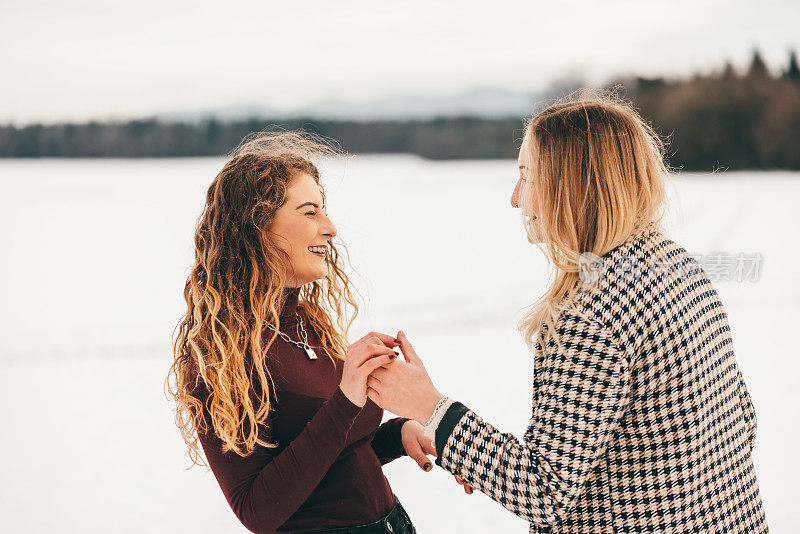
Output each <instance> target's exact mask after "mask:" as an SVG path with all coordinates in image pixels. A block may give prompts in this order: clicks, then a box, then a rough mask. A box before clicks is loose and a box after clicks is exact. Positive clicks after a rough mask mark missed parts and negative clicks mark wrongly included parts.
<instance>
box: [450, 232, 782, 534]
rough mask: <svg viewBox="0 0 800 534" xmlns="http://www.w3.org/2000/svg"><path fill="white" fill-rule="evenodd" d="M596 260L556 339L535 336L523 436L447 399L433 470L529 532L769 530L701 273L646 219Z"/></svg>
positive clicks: (750, 412)
mask: <svg viewBox="0 0 800 534" xmlns="http://www.w3.org/2000/svg"><path fill="white" fill-rule="evenodd" d="M595 259H596V261H595V263H594V264H593V266H594V268H593V269H592V270H587V271H585V274H587V275H592V274H593V275H594V276H595V277H596V281H595V282H594V284H593V285H591V286H589V285H584V286H583V287H584V290H583V291H582V293H581V295H580V296H579V297H578V300H577V301H576V302H577V306H576V307H575V311H570V312H566V313H563V314H562V315H561V316H560V318H559V320H558V323H557V325H556V331H557V333H558V334H560V335H561V336H562V337H561V340H562V344H563V346H562V348H558V346H557V345H556V343H555V342H554V341H552V340H550V341H549V342H548V344H547V345H548V346H547V347H546V348H544V347H542V339H543V337H542V335H541V334H542V333H541V332H540V334H539V336H538V338H537V340H538V341H537V344H536V352H535V358H534V360H535V361H534V379H533V413H532V416H531V420H530V425H529V427H528V430H527V432H526V433H525V436H524V440H523V442H522V443H520V442H519V441H517V439H516V438H515V437H514V436H513V435H511V434H505V433H502V432H500V431H498V430H497V429H496V428H495V427H493V426H492V425H490V424H488V423H486V422H485V421H483V419H481V417H479V416H478V414H476V413H475V412H474V411H472V410H470V409H468V408H467V407H466V406H464V405H463V404H462V403H460V402H454V403H453V404H452V405H451V406H450V407H449V408H448V410H447V412H446V413H445V415H444V417H443V419H442V421H441V422H440V423H439V425H438V426H437V428H436V440H435V441H436V447H437V453H438V458H437V459H436V463H437V465H439V466H441V467H443V468H444V469H446V470H447V471H449V472H451V473H453V474H455V475H458V476H460V477H461V478H462V479H463V480H464V481H465V482H467V483H468V484H470V485H472V487H474V488H475V489H479V490H480V491H482V492H483V493H485V494H486V495H488V496H489V497H491V498H492V499H494V500H495V501H497V502H499V503H500V504H502V505H503V506H504V507H506V508H507V509H508V510H510V511H512V512H513V513H514V514H516V515H518V516H520V517H522V518H524V519H526V520H528V521H529V522H530V532H532V533H550V534H556V533H576V534H594V533H621V532H681V533H683V532H720V533H725V534H731V533H739V532H741V533H744V532H747V533H761V532H768V528H767V522H766V517H765V515H764V509H763V506H762V503H761V495H760V493H759V488H758V482H757V480H756V473H755V470H754V468H753V461H752V456H751V451H752V448H753V444H754V440H755V434H756V414H755V410H754V408H753V404H752V402H751V400H750V395H749V394H748V391H747V388H746V387H745V383H744V380H743V378H742V375H741V372H740V371H739V367H738V365H737V364H736V359H735V358H734V355H733V344H732V340H731V333H730V327H729V325H728V319H727V316H726V314H725V311H724V309H723V306H722V303H721V302H720V299H719V296H718V295H717V292H716V291H715V290H714V287H713V286H712V284H711V282H710V281H709V279H708V276H707V275H706V272H705V271H704V270H703V269H702V267H701V266H700V264H699V263H698V262H697V261H696V259H695V258H693V257H692V256H691V255H689V254H688V253H687V251H686V250H685V249H684V248H683V247H681V246H680V245H678V244H676V243H675V242H673V241H672V240H670V239H669V238H667V237H665V236H664V234H663V233H662V232H661V231H660V229H659V228H658V227H657V226H655V225H651V226H650V227H648V229H647V230H645V231H644V232H641V233H639V234H636V235H634V236H632V237H631V238H630V239H628V240H627V241H626V242H625V243H623V244H622V245H620V246H618V247H617V248H615V249H614V250H612V251H610V252H609V253H607V254H605V255H604V256H602V257H599V258H597V257H595ZM582 279H587V277H586V276H584V277H582Z"/></svg>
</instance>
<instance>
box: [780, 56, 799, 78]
mask: <svg viewBox="0 0 800 534" xmlns="http://www.w3.org/2000/svg"><path fill="white" fill-rule="evenodd" d="M783 77H784V78H786V79H787V80H791V81H793V82H796V81H800V66H798V65H797V53H796V52H795V51H794V50H792V51H791V52H789V67H788V68H787V69H786V72H784V73H783Z"/></svg>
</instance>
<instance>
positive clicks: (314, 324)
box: [168, 132, 434, 534]
mask: <svg viewBox="0 0 800 534" xmlns="http://www.w3.org/2000/svg"><path fill="white" fill-rule="evenodd" d="M329 153H330V150H329V149H328V148H327V145H325V144H324V143H320V142H319V141H318V140H316V139H314V138H312V137H310V136H307V135H301V134H299V133H291V132H288V133H281V134H273V135H260V136H257V137H255V138H254V139H251V140H250V141H248V142H246V143H244V144H243V145H242V146H240V147H239V148H238V149H237V150H236V152H235V153H234V154H233V156H232V157H231V159H230V161H228V162H227V163H226V164H225V166H224V168H223V169H222V170H221V171H220V173H219V174H218V175H217V176H216V178H215V179H214V180H213V182H212V183H211V185H210V187H209V188H208V194H207V198H206V205H205V208H204V210H203V213H202V215H201V217H200V220H199V222H198V225H197V229H196V232H195V238H194V243H195V263H194V266H193V267H192V269H191V272H190V274H189V277H188V280H187V281H186V286H185V289H184V298H185V300H186V304H187V311H186V315H185V316H184V318H183V320H182V321H181V323H180V324H179V335H178V337H177V339H176V342H175V360H174V362H173V364H172V367H171V369H170V371H171V372H170V378H171V379H172V380H171V382H172V384H171V385H170V392H171V394H172V395H173V397H174V399H175V401H176V402H177V415H176V422H177V424H178V426H179V428H180V430H181V432H182V434H183V437H184V440H185V441H186V443H187V445H188V447H189V455H190V458H191V459H192V460H193V462H194V463H195V464H202V463H203V462H202V460H201V457H200V450H199V449H200V447H199V446H198V442H199V444H200V446H202V449H203V452H204V453H205V457H206V460H207V462H208V465H209V466H210V468H211V470H212V471H213V472H214V476H215V477H216V479H217V481H218V482H219V485H220V488H221V489H222V492H223V494H224V496H225V498H226V500H227V501H228V503H229V505H230V507H231V509H232V510H233V512H234V513H235V514H236V517H237V518H238V519H239V520H240V521H241V522H242V524H243V525H244V526H245V527H247V529H249V530H250V531H252V532H256V533H259V534H267V533H272V532H348V533H356V532H357V533H360V534H371V533H378V532H381V533H382V532H394V533H398V534H413V533H414V532H415V529H414V527H413V526H412V524H411V520H410V519H409V517H408V514H407V513H406V512H405V510H404V509H403V507H402V505H401V504H400V502H399V501H398V500H397V499H396V497H395V495H394V493H393V492H392V490H391V487H390V486H389V482H388V481H387V480H386V477H384V475H383V471H382V469H381V466H382V465H383V464H385V463H387V462H390V461H392V460H394V459H395V458H398V457H400V456H402V455H405V454H408V455H409V456H411V457H413V458H414V459H415V460H416V461H417V463H418V464H419V465H420V467H421V468H422V469H423V470H425V471H429V470H430V469H431V468H432V465H431V464H430V462H429V460H428V457H427V456H426V453H429V454H430V453H433V452H434V451H433V449H432V446H431V445H430V440H425V439H424V438H423V437H422V425H420V424H419V423H417V422H415V421H410V420H408V419H405V418H397V419H392V420H390V421H387V422H385V423H383V424H381V419H382V416H383V410H381V409H380V408H379V407H378V406H376V405H375V404H374V403H373V402H372V401H370V400H369V399H367V386H366V379H367V376H368V375H369V373H370V372H371V371H374V370H375V369H377V368H378V367H380V366H381V365H386V364H387V363H388V362H390V361H392V359H393V358H395V357H396V356H397V354H396V353H395V351H394V349H395V347H397V345H398V342H397V341H396V340H395V338H393V337H392V336H388V335H385V334H380V333H375V332H373V333H370V334H367V335H366V336H364V337H363V338H361V339H360V340H359V341H357V342H355V343H353V344H352V345H349V346H348V344H347V341H346V338H345V333H346V331H347V329H348V327H349V326H350V324H351V323H352V317H353V316H354V314H355V313H356V312H357V308H356V305H355V301H354V300H353V298H352V295H351V291H350V282H349V280H348V277H347V275H346V274H345V272H344V271H343V269H342V266H341V260H340V257H339V253H338V252H337V248H336V246H335V245H334V243H333V238H334V237H335V236H336V227H335V226H334V224H333V222H332V221H331V220H330V219H329V218H328V215H327V212H326V206H325V197H324V192H323V189H322V186H321V185H320V176H319V171H318V170H317V167H316V166H315V165H314V164H313V163H312V160H311V158H312V157H313V156H319V155H320V154H323V155H324V154H329ZM168 380H169V379H168Z"/></svg>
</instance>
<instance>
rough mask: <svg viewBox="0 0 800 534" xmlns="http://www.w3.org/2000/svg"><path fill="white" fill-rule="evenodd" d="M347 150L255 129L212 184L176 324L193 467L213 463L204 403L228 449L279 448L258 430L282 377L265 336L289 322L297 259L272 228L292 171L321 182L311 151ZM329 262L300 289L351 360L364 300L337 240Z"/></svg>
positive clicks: (181, 416)
mask: <svg viewBox="0 0 800 534" xmlns="http://www.w3.org/2000/svg"><path fill="white" fill-rule="evenodd" d="M339 154H340V151H339V150H338V148H337V147H336V145H334V144H333V143H331V142H330V141H328V140H326V139H323V138H320V137H317V136H313V135H310V134H307V133H304V132H298V131H295V132H283V131H281V132H274V133H259V134H255V135H253V136H249V137H248V138H245V140H244V141H243V142H242V144H240V145H239V147H237V148H236V149H235V150H234V151H233V152H232V153H231V154H230V159H229V161H228V162H227V163H226V164H225V166H224V167H223V168H222V170H221V171H220V172H219V174H218V175H217V176H216V177H215V178H214V180H213V181H212V182H211V185H210V186H209V188H208V192H207V195H206V202H205V207H204V209H203V212H202V214H201V215H200V218H199V221H198V224H197V227H196V230H195V235H194V243H195V261H194V265H193V266H192V268H191V271H190V274H189V276H188V278H187V280H186V284H185V287H184V290H183V296H184V299H185V301H186V306H187V310H186V314H185V315H184V316H183V318H182V319H181V321H180V322H179V323H178V325H177V327H176V330H177V331H178V335H177V337H176V339H175V340H174V347H173V348H174V360H173V362H172V365H171V366H170V369H169V373H168V376H167V380H166V382H165V389H166V391H167V395H168V396H171V397H172V398H173V399H174V400H175V402H176V405H177V406H176V409H175V412H176V415H175V423H176V424H177V426H178V428H179V429H180V431H181V435H182V437H183V439H184V441H185V442H186V444H187V446H188V448H189V450H188V456H189V458H190V460H191V462H192V463H191V465H190V466H189V467H192V466H194V465H205V461H204V460H202V458H201V455H200V448H199V447H198V441H199V439H198V432H206V431H207V430H209V429H207V428H206V422H205V417H204V414H203V410H204V407H205V409H206V410H207V412H208V415H209V416H210V423H211V426H212V427H213V428H212V429H211V430H213V431H214V432H215V433H216V434H217V435H218V436H219V438H220V439H221V440H222V442H223V452H227V451H234V452H235V453H237V454H239V455H241V456H247V455H248V454H249V453H251V452H252V451H253V450H254V448H255V446H256V445H257V444H258V445H262V446H266V447H275V445H274V444H271V443H268V442H266V441H264V440H262V439H261V438H260V437H259V432H258V427H259V425H262V424H264V423H265V422H266V421H267V418H268V416H269V414H270V409H271V407H272V402H273V401H272V398H271V397H272V394H273V392H274V385H273V383H272V377H271V376H270V374H269V371H268V370H267V368H266V366H265V364H264V359H265V356H266V354H267V351H268V350H269V348H270V346H271V345H272V343H273V342H274V341H275V339H276V338H277V333H275V332H273V333H272V334H271V335H270V337H269V339H268V340H267V341H266V342H263V341H262V340H263V337H262V336H263V334H264V330H265V322H268V323H271V324H272V325H275V327H276V329H280V310H281V308H282V307H283V304H284V302H283V300H284V298H285V291H284V286H285V283H286V281H287V271H288V266H289V258H288V256H287V255H286V253H285V252H283V251H282V250H281V249H280V248H278V247H277V246H276V245H275V244H274V243H273V242H272V241H271V240H270V239H269V237H268V232H267V230H268V229H269V228H270V227H271V224H272V222H273V220H274V216H275V212H276V211H277V210H278V208H280V207H281V206H282V205H283V204H284V202H285V201H286V190H287V188H288V187H289V185H290V183H291V181H292V179H293V178H294V177H295V176H296V175H297V174H298V173H306V174H309V175H311V176H312V177H313V178H314V180H315V181H316V182H317V184H318V185H319V176H320V175H319V171H318V169H317V166H316V165H315V164H313V163H312V159H316V158H320V157H327V156H333V155H339ZM320 189H322V186H321V185H320ZM323 198H324V192H323ZM338 246H339V247H340V248H341V247H343V245H341V243H340V244H339V245H338ZM326 262H327V265H328V274H327V276H326V277H325V278H324V279H321V280H317V281H315V282H312V283H309V284H306V285H304V286H303V287H302V288H300V294H299V298H300V299H301V300H302V302H303V311H304V314H305V315H306V318H307V323H308V324H309V325H310V326H311V328H313V329H314V330H315V331H316V332H317V333H318V334H319V338H320V340H321V344H322V347H323V348H324V349H325V351H326V352H327V353H328V354H329V355H330V357H331V358H332V359H333V358H339V359H344V354H345V351H346V347H347V340H346V335H347V331H348V329H349V328H350V325H351V324H352V323H353V320H354V319H355V315H356V314H357V313H358V305H357V303H356V300H355V298H354V294H353V290H352V287H351V284H350V280H349V279H348V277H347V275H346V274H345V272H344V269H343V265H342V264H343V259H342V257H341V256H340V253H339V251H338V250H337V246H335V245H334V244H333V243H330V246H329V254H328V255H327V258H326Z"/></svg>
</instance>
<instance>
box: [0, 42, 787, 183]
mask: <svg viewBox="0 0 800 534" xmlns="http://www.w3.org/2000/svg"><path fill="white" fill-rule="evenodd" d="M614 85H617V86H618V85H622V86H623V87H624V90H625V93H626V96H627V97H628V98H630V99H632V100H633V102H634V103H635V105H636V106H637V107H638V108H639V110H640V111H641V113H642V115H643V116H644V117H645V118H647V119H648V120H649V121H650V122H651V123H652V124H653V126H654V127H655V129H656V131H657V132H658V133H659V134H660V135H662V136H663V137H664V138H665V139H666V140H667V144H668V158H669V163H670V165H672V166H673V167H675V168H679V169H684V170H702V171H708V170H712V169H717V168H730V169H768V168H781V169H795V170H798V169H800V68H798V63H797V57H796V55H795V53H794V52H792V53H791V54H790V58H789V62H788V66H787V67H786V69H785V70H784V71H783V72H782V73H781V75H779V76H773V75H772V74H771V73H770V72H769V69H768V68H767V66H766V65H765V63H764V61H763V60H762V58H761V56H760V55H759V54H758V52H755V53H754V54H753V59H752V61H751V63H750V66H749V68H748V70H747V72H746V73H741V74H740V73H737V72H736V71H735V70H734V68H733V67H732V66H731V65H730V64H727V65H726V66H725V68H724V69H723V70H722V71H721V72H718V73H714V74H710V75H702V76H701V75H696V76H694V77H692V78H691V79H681V80H667V79H664V78H650V79H647V78H635V79H632V80H623V81H620V82H619V83H617V84H614ZM521 119H522V118H521V117H520V118H508V119H481V118H469V117H464V118H440V119H431V120H414V121H372V122H356V121H322V120H311V119H309V120H290V121H266V120H245V121H225V122H223V121H219V120H215V119H211V120H205V121H201V122H197V123H168V122H163V121H159V120H156V119H147V120H134V121H129V122H111V123H99V122H90V123H86V124H58V125H32V126H26V127H22V128H16V127H14V126H0V157H27V158H38V157H134V158H138V157H183V156H209V155H223V154H226V153H227V152H229V151H230V150H231V149H232V148H233V147H235V146H236V145H237V144H238V143H239V142H240V141H241V139H242V138H243V137H244V136H245V135H247V134H249V133H251V132H257V131H260V130H263V129H264V128H266V127H268V126H280V127H283V128H287V129H296V128H302V129H304V130H306V131H310V132H314V133H317V134H320V135H324V136H327V137H331V138H333V139H335V140H336V141H338V142H339V143H340V144H341V145H342V147H343V148H344V149H345V150H347V151H349V152H351V153H355V154H366V153H410V154H417V155H420V156H423V157H426V158H431V159H467V158H514V157H516V152H517V149H518V146H519V140H520V137H521V133H522V120H521Z"/></svg>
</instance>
